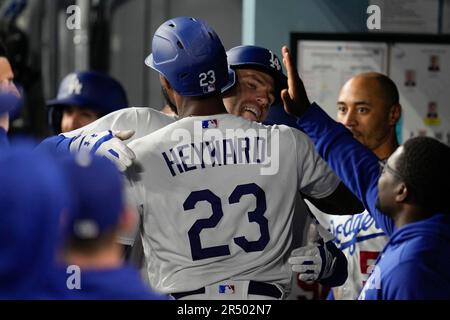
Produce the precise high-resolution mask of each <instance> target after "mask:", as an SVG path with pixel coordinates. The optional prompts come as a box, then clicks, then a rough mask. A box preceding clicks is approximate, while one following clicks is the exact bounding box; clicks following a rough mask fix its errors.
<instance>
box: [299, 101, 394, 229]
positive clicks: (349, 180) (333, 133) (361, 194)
mask: <svg viewBox="0 0 450 320" xmlns="http://www.w3.org/2000/svg"><path fill="white" fill-rule="evenodd" d="M297 125H298V126H299V128H300V129H301V130H302V131H304V132H305V133H306V134H307V135H308V136H309V137H310V138H311V140H312V141H313V142H314V144H315V146H316V149H317V152H318V153H319V155H320V156H321V157H322V158H323V159H324V160H325V161H326V162H327V163H328V165H329V166H330V167H331V168H332V169H333V171H334V172H335V173H336V174H337V176H338V177H339V178H340V179H341V180H342V182H344V184H345V185H346V186H347V187H348V188H349V189H350V190H351V191H352V192H353V193H354V194H355V195H356V196H357V197H358V198H359V199H360V200H361V201H362V202H363V204H364V206H365V207H366V209H367V210H368V211H369V212H370V214H371V215H372V217H373V218H374V219H375V221H376V222H377V224H378V225H379V226H380V228H382V229H383V230H384V232H386V234H387V235H391V234H392V233H393V231H394V222H393V220H392V219H391V218H389V217H388V216H386V215H385V214H383V213H381V212H380V211H379V210H378V209H377V208H376V201H377V198H378V178H379V176H380V170H379V164H378V158H377V157H376V156H375V154H373V153H372V152H371V151H370V150H369V149H367V148H366V147H365V146H363V145H362V144H361V143H359V142H358V141H357V140H355V139H354V138H353V136H352V134H351V132H350V131H348V130H347V129H346V128H345V127H344V126H343V125H341V124H339V123H337V122H336V121H334V120H333V119H331V118H330V117H329V116H328V115H327V114H326V113H325V112H324V111H323V110H322V109H321V108H320V107H319V106H318V105H316V104H312V105H311V107H310V108H308V110H307V111H306V112H305V114H304V115H303V116H302V117H301V118H299V120H298V122H297Z"/></svg>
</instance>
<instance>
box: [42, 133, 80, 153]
mask: <svg viewBox="0 0 450 320" xmlns="http://www.w3.org/2000/svg"><path fill="white" fill-rule="evenodd" d="M73 139H74V138H66V137H65V136H63V135H59V136H53V137H50V138H47V139H45V140H44V141H42V142H41V143H40V144H39V145H38V146H37V148H36V149H37V150H44V151H47V152H51V153H54V154H60V153H69V152H70V143H71V142H72V141H73Z"/></svg>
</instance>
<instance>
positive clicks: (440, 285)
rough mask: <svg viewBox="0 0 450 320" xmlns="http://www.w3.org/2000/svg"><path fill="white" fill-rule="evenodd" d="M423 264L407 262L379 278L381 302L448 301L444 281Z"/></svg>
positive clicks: (447, 291)
mask: <svg viewBox="0 0 450 320" xmlns="http://www.w3.org/2000/svg"><path fill="white" fill-rule="evenodd" d="M442 280H443V277H442V276H441V275H439V274H436V271H435V270H433V269H432V268H427V267H425V266H424V265H423V263H420V261H419V262H417V261H416V262H415V261H414V260H412V261H408V262H405V263H402V264H399V265H397V266H396V267H395V268H394V269H393V270H391V271H390V272H389V273H388V274H387V275H386V276H382V278H381V299H382V300H424V299H433V300H442V299H445V300H448V299H449V298H450V296H449V292H450V290H449V289H448V287H445V284H444V283H446V281H442Z"/></svg>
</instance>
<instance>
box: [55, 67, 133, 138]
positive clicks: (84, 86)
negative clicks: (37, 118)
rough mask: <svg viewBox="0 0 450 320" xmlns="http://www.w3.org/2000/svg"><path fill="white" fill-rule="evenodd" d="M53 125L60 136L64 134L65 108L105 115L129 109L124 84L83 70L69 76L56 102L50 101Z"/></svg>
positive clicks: (65, 79)
mask: <svg viewBox="0 0 450 320" xmlns="http://www.w3.org/2000/svg"><path fill="white" fill-rule="evenodd" d="M47 106H48V107H49V108H50V114H49V122H50V125H51V127H52V128H53V129H54V130H55V132H56V133H60V132H61V119H62V108H63V107H67V106H77V107H80V108H86V109H90V110H93V111H96V112H98V113H99V114H100V116H104V115H106V114H108V113H111V112H113V111H117V110H120V109H124V108H127V107H128V99H127V95H126V93H125V90H124V89H123V87H122V85H121V84H120V83H119V82H118V81H116V80H115V79H113V78H112V77H110V76H108V75H106V74H103V73H100V72H96V71H83V72H76V73H71V74H69V75H67V76H66V77H65V78H64V79H63V80H62V82H61V84H60V86H59V90H58V96H57V97H56V99H53V100H49V101H47Z"/></svg>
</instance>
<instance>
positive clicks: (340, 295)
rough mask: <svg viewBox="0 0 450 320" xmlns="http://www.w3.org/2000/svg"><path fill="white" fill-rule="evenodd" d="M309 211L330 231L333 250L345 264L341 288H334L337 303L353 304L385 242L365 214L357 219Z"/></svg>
mask: <svg viewBox="0 0 450 320" xmlns="http://www.w3.org/2000/svg"><path fill="white" fill-rule="evenodd" d="M310 208H311V211H312V212H313V214H314V215H315V216H316V218H317V220H319V222H320V224H321V225H323V226H324V227H326V228H329V230H330V231H331V233H332V234H333V235H334V238H335V240H334V241H335V243H336V246H337V247H338V248H339V249H341V250H342V252H343V253H344V254H345V256H346V257H347V261H348V278H347V281H346V282H345V283H344V284H343V285H342V286H340V287H336V288H333V294H334V298H335V299H336V300H355V299H357V298H358V296H359V293H360V291H361V289H362V288H363V286H364V284H365V282H366V281H367V279H368V278H369V275H370V273H371V272H372V269H373V267H374V266H375V262H376V260H377V258H378V255H379V254H380V252H381V251H382V250H383V248H384V246H385V245H386V243H387V241H388V238H387V236H386V235H385V233H384V232H383V230H382V229H380V228H378V226H377V225H376V223H375V220H374V219H373V218H372V216H371V215H370V214H369V213H368V212H367V211H365V212H363V213H360V214H357V215H344V216H335V215H328V214H325V213H323V212H321V211H320V210H318V209H317V208H315V207H314V206H313V205H310Z"/></svg>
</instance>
